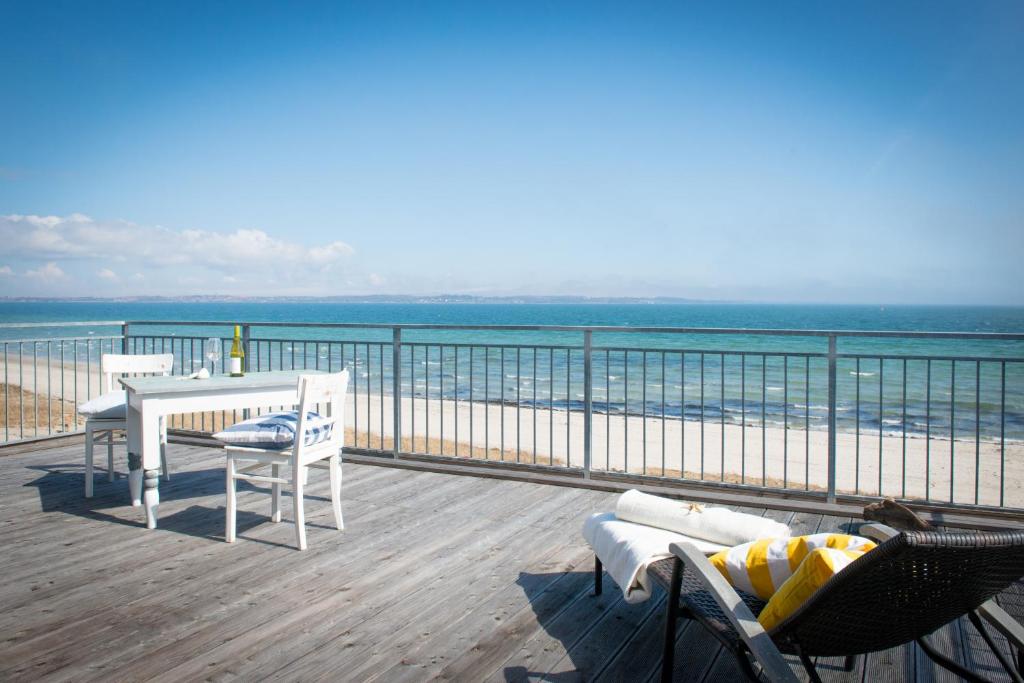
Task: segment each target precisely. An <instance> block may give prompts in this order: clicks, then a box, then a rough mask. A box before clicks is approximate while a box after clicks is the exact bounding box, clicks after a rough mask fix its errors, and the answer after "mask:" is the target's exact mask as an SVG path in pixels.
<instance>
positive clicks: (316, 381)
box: [295, 370, 348, 464]
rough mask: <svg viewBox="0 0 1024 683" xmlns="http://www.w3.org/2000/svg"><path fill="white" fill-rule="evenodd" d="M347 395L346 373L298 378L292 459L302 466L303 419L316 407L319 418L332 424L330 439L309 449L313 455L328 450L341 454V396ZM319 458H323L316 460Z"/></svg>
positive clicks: (343, 429) (304, 422)
mask: <svg viewBox="0 0 1024 683" xmlns="http://www.w3.org/2000/svg"><path fill="white" fill-rule="evenodd" d="M347 391H348V370H342V371H341V372H336V373H333V374H330V375H321V374H318V375H300V376H299V388H298V394H299V423H298V425H296V432H295V458H296V460H297V461H298V462H299V463H302V464H305V463H304V458H303V453H304V451H305V450H306V448H307V447H306V445H305V442H306V439H305V434H306V415H307V414H308V413H309V412H310V411H315V410H316V409H317V405H318V404H319V405H320V411H321V412H320V415H321V416H322V417H325V418H328V419H330V420H331V422H332V426H331V436H330V438H328V439H327V440H326V441H321V442H320V443H317V444H314V445H313V446H311V447H309V448H314V449H315V450H317V451H320V450H324V449H327V448H330V449H331V450H332V451H333V452H335V453H336V452H337V451H339V450H341V447H342V445H343V442H344V439H345V393H346V392H347ZM320 457H323V456H320Z"/></svg>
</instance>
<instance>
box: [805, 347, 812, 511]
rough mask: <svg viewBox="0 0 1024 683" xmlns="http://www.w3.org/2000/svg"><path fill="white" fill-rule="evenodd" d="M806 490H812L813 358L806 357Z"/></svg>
mask: <svg viewBox="0 0 1024 683" xmlns="http://www.w3.org/2000/svg"><path fill="white" fill-rule="evenodd" d="M804 490H805V491H810V490H811V357H810V356H804Z"/></svg>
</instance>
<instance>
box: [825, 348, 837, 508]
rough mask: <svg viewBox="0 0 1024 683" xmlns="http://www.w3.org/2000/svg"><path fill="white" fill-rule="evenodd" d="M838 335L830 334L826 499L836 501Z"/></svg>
mask: <svg viewBox="0 0 1024 683" xmlns="http://www.w3.org/2000/svg"><path fill="white" fill-rule="evenodd" d="M836 389H837V387H836V336H835V335H834V334H830V335H829V336H828V490H827V492H826V494H825V499H826V501H827V502H829V503H834V502H835V501H836Z"/></svg>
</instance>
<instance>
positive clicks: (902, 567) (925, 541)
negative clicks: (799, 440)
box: [649, 524, 1024, 682]
mask: <svg viewBox="0 0 1024 683" xmlns="http://www.w3.org/2000/svg"><path fill="white" fill-rule="evenodd" d="M860 533H861V534H862V535H867V536H872V537H874V538H876V539H878V540H880V541H883V542H882V543H881V544H880V545H879V546H878V547H877V548H876V549H875V550H872V551H871V552H869V553H867V554H865V555H864V556H863V557H862V558H860V559H858V560H856V561H855V562H854V563H853V564H851V565H850V566H849V567H847V568H846V569H844V570H843V571H842V572H840V573H839V574H837V575H836V576H834V577H833V578H832V579H831V580H829V582H828V583H826V584H825V585H824V586H823V587H822V588H821V589H819V590H818V592H817V593H815V594H814V595H813V596H812V597H811V599H810V600H808V602H807V603H806V604H804V605H803V606H802V607H801V608H800V609H799V610H797V611H796V612H795V613H794V614H792V615H791V616H789V617H788V618H786V619H785V620H784V621H783V622H782V623H780V624H778V626H776V627H775V628H774V629H772V630H771V631H767V632H766V631H765V630H764V629H763V628H761V625H760V624H759V623H758V621H757V615H758V614H759V613H760V612H761V610H762V609H763V608H764V605H765V602H764V601H762V600H759V599H758V598H756V597H754V596H751V595H747V594H745V593H742V592H740V591H737V590H735V589H734V588H733V587H732V586H731V585H729V583H728V582H727V581H726V580H725V578H724V577H723V576H722V575H721V574H720V573H719V572H718V570H716V569H715V568H714V567H713V566H712V565H711V563H710V562H708V560H707V559H706V558H705V557H704V555H702V554H701V553H700V552H698V551H697V550H696V549H695V548H693V547H692V546H690V545H688V544H677V543H673V544H672V546H671V550H672V552H673V554H674V555H675V557H674V558H669V559H667V560H661V561H660V562H656V563H654V564H653V565H652V566H651V567H650V569H649V571H650V573H651V575H652V576H653V578H654V580H655V581H657V582H658V583H659V584H661V585H662V586H663V587H665V588H666V590H667V591H668V594H669V598H668V608H667V609H668V614H667V617H666V625H665V646H664V654H663V661H662V680H663V681H670V680H671V678H672V666H673V655H674V651H675V638H676V620H677V619H678V617H679V616H685V617H689V618H692V619H695V620H697V621H698V622H699V623H700V624H701V625H702V626H704V627H705V628H707V629H708V630H709V631H710V632H711V633H712V634H713V635H714V636H715V637H716V638H717V639H718V640H719V641H721V643H722V644H723V645H724V646H725V647H726V648H727V649H728V650H729V651H731V652H732V653H733V654H734V655H735V656H736V657H737V658H738V660H739V662H740V666H741V668H742V670H743V671H744V672H745V673H746V674H747V675H748V676H749V677H750V678H751V679H752V680H761V679H759V678H758V675H757V674H756V673H755V666H754V664H753V662H752V661H751V659H753V660H754V661H756V663H757V664H758V665H760V669H761V671H762V673H763V675H764V678H766V679H767V680H770V681H796V680H797V677H796V675H795V674H794V672H793V670H792V669H791V668H790V666H789V664H788V663H787V662H786V660H785V659H784V658H783V656H782V655H783V654H791V655H796V656H798V657H799V658H800V661H801V662H802V663H803V666H804V668H805V669H806V670H807V673H808V675H809V676H810V679H811V681H815V682H818V681H820V680H821V679H820V678H819V677H818V674H817V671H815V668H814V664H813V663H812V661H811V657H815V656H830V657H846V663H847V667H848V668H852V665H853V658H854V656H856V655H859V654H863V653H866V652H874V651H878V650H885V649H888V648H891V647H896V646H899V645H902V644H904V643H909V642H911V641H916V642H917V643H918V644H919V645H920V647H921V649H922V651H923V652H924V653H925V654H927V655H928V656H929V657H930V658H931V659H932V660H933V661H935V662H936V663H937V664H939V665H940V666H942V667H944V668H946V669H949V670H950V671H953V672H954V673H956V674H957V675H959V676H962V677H963V678H964V679H966V680H968V681H984V680H985V679H983V678H981V677H980V676H978V674H976V673H974V672H972V671H968V670H966V669H965V668H963V667H962V666H960V665H959V664H957V663H956V662H954V661H952V660H950V659H948V658H947V657H945V656H943V655H942V654H941V653H939V652H937V651H936V650H935V648H934V647H932V646H931V645H930V644H929V643H928V640H927V636H928V635H929V634H931V633H933V632H934V631H936V630H937V629H939V628H941V627H942V626H944V625H946V624H948V623H949V622H950V621H953V620H954V619H957V618H959V617H960V616H963V615H964V614H966V615H967V616H968V618H969V619H970V620H971V622H972V623H973V624H974V625H975V627H976V628H977V629H978V631H979V632H980V633H981V635H982V637H983V638H984V639H985V641H986V643H987V644H988V646H989V647H990V648H991V649H992V651H993V652H994V653H995V655H996V657H997V658H998V659H999V662H1000V664H1002V666H1003V668H1004V669H1006V671H1007V673H1008V674H1009V675H1010V678H1011V679H1012V680H1014V681H1018V682H1019V681H1021V680H1022V679H1021V676H1020V672H1019V671H1020V670H1019V667H1020V663H1021V662H1020V655H1019V654H1018V662H1017V666H1014V664H1013V663H1011V662H1009V661H1007V658H1006V657H1005V655H1004V654H1003V653H1001V652H1000V651H999V650H998V649H997V648H996V647H995V645H994V643H993V641H992V637H991V635H990V634H989V631H988V629H987V628H986V626H985V624H984V622H988V623H989V625H990V626H992V627H994V628H995V629H996V630H998V631H999V632H1000V633H1002V634H1003V635H1004V636H1005V637H1006V638H1007V639H1008V640H1009V641H1010V642H1011V643H1012V644H1013V645H1014V646H1015V647H1016V648H1017V651H1018V653H1020V651H1021V648H1022V647H1024V628H1022V627H1021V625H1020V624H1019V623H1018V622H1016V621H1015V620H1014V619H1013V618H1012V617H1010V616H1009V615H1008V614H1007V613H1006V612H1005V611H1003V610H1002V609H1001V608H1000V607H999V606H997V605H996V604H995V602H993V601H992V597H993V596H995V595H996V594H997V593H999V592H1001V591H1003V590H1004V589H1006V588H1007V587H1008V586H1009V585H1011V584H1012V583H1013V582H1015V581H1017V580H1018V579H1019V578H1020V577H1021V576H1024V531H1008V532H999V533H986V532H969V533H945V532H929V531H913V532H903V533H900V532H897V531H895V530H893V529H891V528H889V527H885V526H883V525H877V524H870V525H866V526H864V527H862V528H861V531H860Z"/></svg>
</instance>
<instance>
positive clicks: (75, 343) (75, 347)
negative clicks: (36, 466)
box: [4, 339, 78, 430]
mask: <svg viewBox="0 0 1024 683" xmlns="http://www.w3.org/2000/svg"><path fill="white" fill-rule="evenodd" d="M71 353H72V354H74V356H75V360H74V368H75V378H74V387H75V429H76V430H77V429H78V340H77V339H75V340H74V341H73V342H72V351H71ZM6 368H7V344H4V369H5V370H6Z"/></svg>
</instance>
